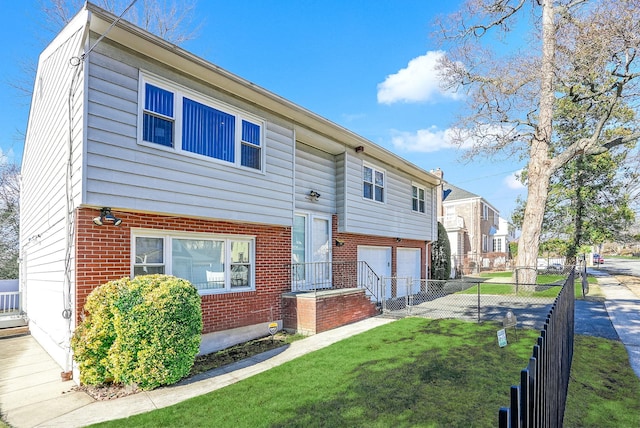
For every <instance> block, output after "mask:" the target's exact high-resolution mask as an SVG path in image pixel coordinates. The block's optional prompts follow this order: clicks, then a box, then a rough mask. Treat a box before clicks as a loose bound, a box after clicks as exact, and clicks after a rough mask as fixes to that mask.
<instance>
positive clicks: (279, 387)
mask: <svg viewBox="0 0 640 428" xmlns="http://www.w3.org/2000/svg"><path fill="white" fill-rule="evenodd" d="M498 328H499V327H498V326H497V325H496V324H493V323H484V324H476V323H471V322H464V321H457V320H427V319H421V318H407V319H403V320H399V321H396V322H393V323H390V324H387V325H384V326H381V327H378V328H376V329H373V330H371V331H368V332H365V333H362V334H360V335H357V336H354V337H352V338H349V339H346V340H343V341H341V342H338V343H336V344H334V345H331V346H329V347H327V348H324V349H321V350H319V351H316V352H313V353H311V354H308V355H305V356H303V357H300V358H297V359H295V360H293V361H290V362H288V363H286V364H284V365H282V366H279V367H275V368H273V369H271V370H269V371H267V372H264V373H261V374H259V375H256V376H254V377H251V378H249V379H245V380H243V381H240V382H238V383H236V384H233V385H230V386H227V387H225V388H222V389H220V390H217V391H213V392H211V393H208V394H205V395H202V396H200V397H196V398H193V399H190V400H187V401H185V402H183V403H180V404H177V405H174V406H171V407H167V408H164V409H159V410H156V411H153V412H149V413H146V414H142V415H138V416H133V417H130V418H127V419H122V420H117V421H112V422H108V423H104V424H100V425H98V426H109V427H120V426H127V427H158V426H166V427H174V426H189V427H205V426H207V427H209V426H215V427H285V426H286V427H319V426H327V427H392V426H393V427H409V426H422V427H445V426H446V427H467V426H469V427H470V426H474V427H493V426H496V425H497V417H498V416H497V415H498V410H499V408H500V407H501V406H507V405H508V404H509V387H510V386H511V385H513V384H516V383H518V381H519V376H520V370H521V369H523V368H524V367H525V366H526V364H527V362H528V359H529V357H530V355H531V351H532V346H533V343H534V342H535V339H536V338H537V336H538V335H539V331H534V330H520V331H519V332H518V337H519V340H518V341H515V338H514V337H512V335H509V344H508V346H507V347H505V348H500V347H499V346H498V344H497V338H496V331H497V329H498ZM603 340H604V339H603ZM582 342H583V341H582V339H581V338H580V337H579V336H578V337H577V339H576V350H575V354H574V355H576V357H575V358H576V359H587V360H588V361H593V362H595V363H594V364H595V365H600V366H601V367H602V368H601V369H599V370H596V371H593V370H594V369H593V368H592V367H591V366H590V365H589V366H583V365H582V364H580V363H579V364H576V365H575V367H574V370H572V379H574V380H575V382H579V383H580V386H581V387H580V388H576V387H575V386H574V385H573V384H574V383H575V382H574V381H572V386H570V393H571V394H573V395H574V396H573V397H572V400H570V405H571V410H570V409H568V410H567V413H568V414H569V413H570V412H572V413H571V414H572V415H574V414H575V415H577V416H576V417H575V418H574V419H571V420H570V421H568V422H570V423H565V426H567V427H572V426H587V427H588V426H593V427H596V426H602V425H598V423H599V422H601V421H603V420H605V421H607V422H608V423H610V425H609V426H640V424H639V423H638V422H639V421H640V400H637V399H636V398H637V397H638V396H639V394H640V381H639V380H638V379H637V377H634V376H633V372H630V370H631V369H630V367H629V365H628V361H627V362H626V363H625V360H624V356H626V352H625V350H624V347H623V346H622V345H621V344H620V343H618V342H610V341H606V346H592V345H591V344H588V346H587V347H586V348H585V346H584V345H583V344H582ZM595 343H596V344H599V343H601V342H600V340H599V339H596V342H595ZM578 356H579V357H578ZM578 370H580V372H579V373H578V372H576V373H574V371H578ZM585 370H588V371H590V373H589V374H588V375H587V376H588V380H587V379H585V378H583V377H582V375H583V374H584V373H582V371H585ZM601 377H602V378H604V377H606V378H607V382H606V384H605V385H604V386H603V387H602V388H597V389H596V386H597V384H598V379H600V378H601ZM630 378H631V379H630ZM601 380H602V379H601ZM590 382H594V385H591V383H590ZM607 385H611V386H613V385H620V386H621V390H620V391H618V390H615V391H609V390H608V389H609V387H608V386H607ZM576 406H580V407H579V408H577V410H575V412H574V409H575V408H576ZM583 406H588V407H589V409H590V411H589V415H588V416H589V417H588V418H587V417H586V416H587V415H583V413H584V412H582V407H583ZM612 409H624V412H622V411H616V412H612V411H611V410H612ZM594 413H595V415H593V414H594ZM582 416H584V417H582ZM572 417H573V416H572ZM578 418H580V419H578ZM591 421H593V422H591ZM574 423H575V424H574ZM590 424H591V425H590Z"/></svg>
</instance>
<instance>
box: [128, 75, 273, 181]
mask: <svg viewBox="0 0 640 428" xmlns="http://www.w3.org/2000/svg"><path fill="white" fill-rule="evenodd" d="M140 81H141V85H142V90H141V91H140V93H141V94H142V96H143V97H144V99H143V100H141V102H140V105H142V106H143V109H142V124H141V125H142V135H141V138H142V141H143V142H146V143H153V144H158V145H160V146H164V147H170V148H173V149H175V150H176V151H179V152H183V153H185V152H189V153H193V154H196V155H200V156H206V157H208V158H212V159H217V160H219V161H223V162H228V163H231V164H235V165H238V166H242V167H245V168H251V169H254V170H258V171H262V170H263V164H264V160H263V157H264V150H263V148H264V122H263V121H262V120H260V119H258V118H255V117H252V116H250V115H249V114H246V113H244V112H241V111H239V110H236V109H234V108H232V107H230V106H225V105H223V104H222V103H219V102H217V101H215V100H212V99H208V98H206V97H203V96H202V95H199V94H196V93H192V92H190V91H188V90H187V89H184V88H181V87H178V86H177V85H171V84H169V83H166V82H162V81H160V80H159V79H158V80H157V81H156V80H155V79H153V78H149V77H147V76H143V75H141V79H140Z"/></svg>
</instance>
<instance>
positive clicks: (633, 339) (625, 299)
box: [598, 273, 640, 378]
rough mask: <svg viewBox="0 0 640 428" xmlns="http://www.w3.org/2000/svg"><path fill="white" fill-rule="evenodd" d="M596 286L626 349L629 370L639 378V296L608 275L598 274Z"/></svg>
mask: <svg viewBox="0 0 640 428" xmlns="http://www.w3.org/2000/svg"><path fill="white" fill-rule="evenodd" d="M598 284H599V285H600V288H601V289H602V292H603V293H604V296H605V307H606V308H607V312H608V313H609V319H611V323H612V324H613V326H614V327H615V329H616V332H617V333H618V337H619V338H620V341H621V342H622V343H624V346H625V348H627V353H628V354H629V362H630V363H631V368H633V371H634V372H635V373H636V375H637V376H638V377H639V378H640V296H637V295H636V294H634V293H633V292H632V291H631V290H630V289H629V288H627V287H625V286H624V285H623V284H620V282H618V280H617V279H616V278H615V277H613V276H609V275H608V274H602V273H600V276H598Z"/></svg>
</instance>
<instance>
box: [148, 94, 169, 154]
mask: <svg viewBox="0 0 640 428" xmlns="http://www.w3.org/2000/svg"><path fill="white" fill-rule="evenodd" d="M144 109H145V112H144V118H143V124H142V138H143V140H144V141H150V142H152V143H156V144H161V145H163V146H167V147H173V92H170V91H167V90H165V89H162V88H158V87H157V86H153V85H150V84H148V83H146V84H145V87H144ZM163 116H164V117H163Z"/></svg>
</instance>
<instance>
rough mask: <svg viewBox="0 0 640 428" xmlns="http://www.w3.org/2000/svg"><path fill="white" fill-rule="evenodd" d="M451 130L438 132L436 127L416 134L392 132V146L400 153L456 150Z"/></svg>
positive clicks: (418, 131) (420, 130)
mask: <svg viewBox="0 0 640 428" xmlns="http://www.w3.org/2000/svg"><path fill="white" fill-rule="evenodd" d="M449 132H450V131H449V130H438V128H436V127H435V126H433V127H431V128H429V129H419V130H417V131H416V132H406V131H397V130H392V131H391V144H393V147H394V148H395V149H397V150H399V151H403V152H420V153H430V152H437V151H438V150H445V149H451V148H454V146H452V145H451V138H450V135H449Z"/></svg>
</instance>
